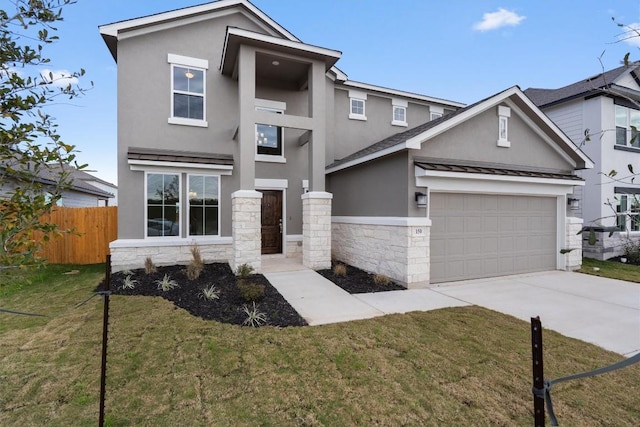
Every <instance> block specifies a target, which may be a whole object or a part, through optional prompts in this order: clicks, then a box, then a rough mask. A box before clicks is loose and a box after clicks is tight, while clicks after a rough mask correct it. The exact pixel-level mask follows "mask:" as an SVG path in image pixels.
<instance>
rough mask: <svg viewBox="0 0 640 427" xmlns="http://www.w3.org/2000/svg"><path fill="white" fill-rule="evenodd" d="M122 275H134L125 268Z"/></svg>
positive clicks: (121, 271)
mask: <svg viewBox="0 0 640 427" xmlns="http://www.w3.org/2000/svg"><path fill="white" fill-rule="evenodd" d="M120 273H121V274H124V275H125V276H130V275H132V274H133V271H131V269H130V268H125V269H124V270H120Z"/></svg>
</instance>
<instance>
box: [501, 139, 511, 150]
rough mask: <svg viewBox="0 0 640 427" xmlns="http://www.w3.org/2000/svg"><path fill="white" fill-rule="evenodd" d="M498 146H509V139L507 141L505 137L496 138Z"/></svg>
mask: <svg viewBox="0 0 640 427" xmlns="http://www.w3.org/2000/svg"><path fill="white" fill-rule="evenodd" d="M498 147H504V148H509V147H511V141H508V140H506V139H499V140H498Z"/></svg>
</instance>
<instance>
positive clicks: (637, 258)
mask: <svg viewBox="0 0 640 427" xmlns="http://www.w3.org/2000/svg"><path fill="white" fill-rule="evenodd" d="M622 251H623V253H624V256H625V257H626V258H627V263H628V264H635V265H640V241H632V240H629V241H628V242H627V243H625V244H624V246H623V247H622Z"/></svg>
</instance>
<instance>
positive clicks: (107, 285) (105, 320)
mask: <svg viewBox="0 0 640 427" xmlns="http://www.w3.org/2000/svg"><path fill="white" fill-rule="evenodd" d="M105 270H106V274H105V279H104V289H103V291H104V311H103V315H102V366H101V368H100V418H99V420H98V426H99V427H103V426H104V399H105V391H106V384H107V339H108V332H109V293H110V292H109V291H110V290H111V255H107V262H106V267H105Z"/></svg>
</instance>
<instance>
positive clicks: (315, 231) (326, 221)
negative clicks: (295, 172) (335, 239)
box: [302, 191, 333, 270]
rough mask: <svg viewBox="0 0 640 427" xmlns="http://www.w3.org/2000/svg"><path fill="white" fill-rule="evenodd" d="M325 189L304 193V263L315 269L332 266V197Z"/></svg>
mask: <svg viewBox="0 0 640 427" xmlns="http://www.w3.org/2000/svg"><path fill="white" fill-rule="evenodd" d="M332 198H333V195H332V194H331V193H326V192H324V191H312V192H309V193H306V194H303V195H302V264H303V265H304V266H305V267H309V268H311V269H314V270H321V269H324V268H331V199H332Z"/></svg>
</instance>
